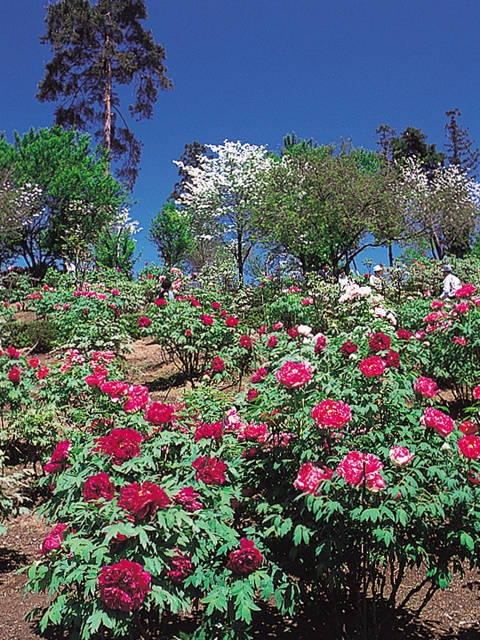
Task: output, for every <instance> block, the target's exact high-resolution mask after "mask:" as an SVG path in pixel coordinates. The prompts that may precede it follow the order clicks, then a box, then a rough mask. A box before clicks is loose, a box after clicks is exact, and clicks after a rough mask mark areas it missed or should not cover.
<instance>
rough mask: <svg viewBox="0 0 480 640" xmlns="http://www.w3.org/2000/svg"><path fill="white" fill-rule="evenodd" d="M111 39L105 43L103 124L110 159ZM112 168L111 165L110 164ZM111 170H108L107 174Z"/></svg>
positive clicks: (104, 138)
mask: <svg viewBox="0 0 480 640" xmlns="http://www.w3.org/2000/svg"><path fill="white" fill-rule="evenodd" d="M109 45H110V38H109V37H108V36H107V39H106V42H105V49H106V58H105V71H106V80H105V88H104V92H103V102H104V103H105V119H104V122H103V140H104V144H105V149H106V150H107V152H108V157H109V158H110V151H111V148H112V59H111V57H110V54H109ZM109 166H110V163H109ZM109 171H110V169H109V167H108V168H107V173H109Z"/></svg>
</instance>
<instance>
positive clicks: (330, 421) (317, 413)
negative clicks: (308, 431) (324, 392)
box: [310, 398, 352, 429]
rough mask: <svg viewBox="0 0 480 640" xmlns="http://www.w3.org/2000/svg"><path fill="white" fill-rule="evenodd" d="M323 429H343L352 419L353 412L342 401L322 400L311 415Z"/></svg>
mask: <svg viewBox="0 0 480 640" xmlns="http://www.w3.org/2000/svg"><path fill="white" fill-rule="evenodd" d="M310 415H311V416H312V418H313V419H314V420H315V422H316V423H317V426H318V427H320V428H321V429H341V428H342V427H343V426H345V425H346V424H347V422H350V420H351V419H352V410H351V409H350V407H349V405H348V404H346V403H345V402H342V401H341V400H338V401H336V400H331V399H330V398H328V399H327V400H322V402H320V404H317V405H316V406H315V407H313V409H312V412H311V414H310Z"/></svg>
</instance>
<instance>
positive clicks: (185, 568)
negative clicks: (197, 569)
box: [167, 549, 193, 584]
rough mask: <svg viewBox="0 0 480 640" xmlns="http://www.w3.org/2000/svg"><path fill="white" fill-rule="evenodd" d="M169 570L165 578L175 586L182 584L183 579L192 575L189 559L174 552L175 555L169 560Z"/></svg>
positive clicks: (191, 565)
mask: <svg viewBox="0 0 480 640" xmlns="http://www.w3.org/2000/svg"><path fill="white" fill-rule="evenodd" d="M169 564H170V569H169V570H168V571H167V576H168V577H169V578H170V580H171V581H172V582H174V583H175V584H179V583H180V582H183V581H184V580H185V578H188V576H189V575H190V574H191V573H193V564H192V561H191V560H190V557H189V556H187V555H185V554H183V553H181V552H180V551H178V549H177V550H176V555H174V556H173V557H172V558H170V563H169Z"/></svg>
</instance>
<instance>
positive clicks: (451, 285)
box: [440, 264, 462, 300]
mask: <svg viewBox="0 0 480 640" xmlns="http://www.w3.org/2000/svg"><path fill="white" fill-rule="evenodd" d="M442 270H443V276H444V277H443V285H442V293H441V295H440V298H442V300H444V299H445V298H454V297H455V292H456V291H458V289H460V287H461V286H462V283H461V281H460V278H457V276H456V275H454V274H453V273H452V266H451V265H450V264H444V265H443V266H442Z"/></svg>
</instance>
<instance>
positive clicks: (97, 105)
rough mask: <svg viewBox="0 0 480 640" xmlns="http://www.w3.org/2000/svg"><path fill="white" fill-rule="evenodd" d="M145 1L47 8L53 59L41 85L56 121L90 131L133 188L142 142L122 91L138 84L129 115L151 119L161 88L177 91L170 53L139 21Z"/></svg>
mask: <svg viewBox="0 0 480 640" xmlns="http://www.w3.org/2000/svg"><path fill="white" fill-rule="evenodd" d="M146 18H147V11H146V8H145V0H98V2H97V3H96V4H93V5H92V4H91V3H90V1H89V0H59V2H56V3H55V4H51V5H49V6H48V7H47V16H46V19H45V22H46V27H47V28H46V34H45V35H44V36H42V38H41V42H42V43H43V44H50V47H51V50H52V52H53V59H52V60H51V61H50V62H48V63H47V65H46V71H45V76H44V78H43V80H42V81H41V82H40V84H39V91H38V93H37V98H38V99H39V100H40V101H41V102H45V101H46V102H59V105H58V107H57V108H56V111H55V117H56V124H60V125H62V126H63V127H65V128H75V129H78V130H81V131H84V130H92V132H93V133H94V134H95V136H96V138H97V139H98V140H99V141H101V143H102V145H103V146H104V147H105V149H106V150H107V152H108V153H109V158H110V160H112V161H119V160H120V161H121V162H120V163H119V165H118V170H117V175H118V177H119V178H121V179H122V180H125V181H126V183H127V184H128V186H129V187H132V186H133V184H134V182H135V180H136V177H137V174H138V165H139V161H140V153H141V144H140V142H139V141H138V140H137V139H136V138H135V136H134V135H133V133H132V132H131V130H130V128H129V126H128V124H127V120H126V117H125V114H124V113H122V112H121V111H120V98H119V94H118V87H119V86H122V85H132V84H134V86H135V90H134V96H133V98H134V99H133V102H132V103H131V104H130V105H129V107H128V110H129V112H130V115H131V116H132V117H133V118H135V119H137V120H140V119H142V118H151V116H152V113H153V104H154V103H155V102H156V100H157V97H158V90H159V89H172V88H173V85H172V82H171V80H169V79H168V78H167V77H166V75H165V74H166V67H165V66H164V61H165V50H164V48H163V47H162V46H161V45H159V44H156V43H155V41H154V39H153V35H152V33H151V31H146V30H145V29H144V28H143V26H142V25H141V23H140V21H141V20H145V19H146Z"/></svg>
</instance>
